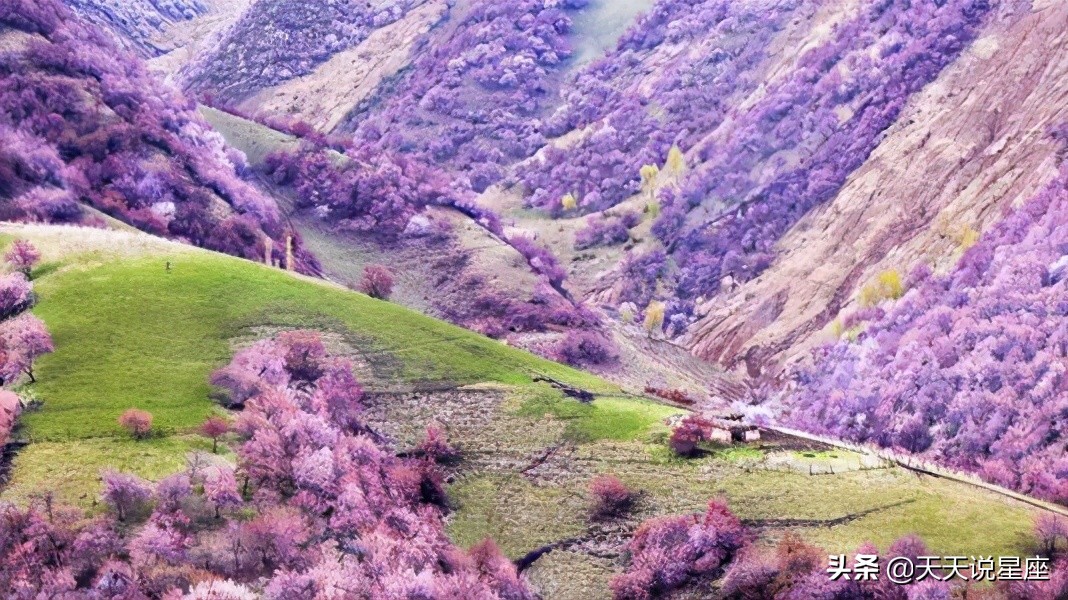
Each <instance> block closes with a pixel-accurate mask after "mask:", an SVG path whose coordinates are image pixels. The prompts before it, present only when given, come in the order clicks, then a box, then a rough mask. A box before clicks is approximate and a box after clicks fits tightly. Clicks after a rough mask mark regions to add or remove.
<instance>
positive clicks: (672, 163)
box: [664, 146, 686, 175]
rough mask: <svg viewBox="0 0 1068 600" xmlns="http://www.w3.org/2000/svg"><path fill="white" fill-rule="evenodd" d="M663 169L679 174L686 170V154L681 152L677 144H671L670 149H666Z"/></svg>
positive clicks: (672, 173)
mask: <svg viewBox="0 0 1068 600" xmlns="http://www.w3.org/2000/svg"><path fill="white" fill-rule="evenodd" d="M664 170H665V171H667V172H668V173H669V174H671V175H680V174H682V173H683V172H684V171H686V155H684V154H683V153H682V150H681V149H680V148H679V147H678V146H672V147H671V150H668V155H667V162H665V163H664Z"/></svg>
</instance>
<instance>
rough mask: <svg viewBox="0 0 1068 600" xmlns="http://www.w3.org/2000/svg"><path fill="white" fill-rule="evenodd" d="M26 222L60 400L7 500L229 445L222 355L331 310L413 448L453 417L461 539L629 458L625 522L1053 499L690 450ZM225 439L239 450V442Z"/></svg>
mask: <svg viewBox="0 0 1068 600" xmlns="http://www.w3.org/2000/svg"><path fill="white" fill-rule="evenodd" d="M15 236H17V237H25V238H28V239H30V240H31V241H32V242H34V243H35V244H36V245H38V247H39V248H41V249H42V251H43V252H44V254H45V256H44V261H43V263H42V266H41V267H40V268H39V269H38V270H37V272H36V273H35V289H36V291H37V293H38V294H39V304H38V305H37V306H36V307H35V308H34V312H35V313H36V314H37V315H38V316H40V317H41V318H42V319H43V320H44V321H45V322H46V323H47V325H48V327H49V329H50V330H51V332H52V335H53V337H54V339H55V343H56V351H55V353H53V354H51V355H49V356H46V357H44V358H42V359H41V360H40V362H39V364H38V368H37V375H38V383H37V384H35V385H32V386H27V387H25V388H24V389H22V390H21V391H22V392H24V393H26V394H29V395H32V396H35V397H36V398H38V399H40V400H41V401H42V403H43V404H42V406H41V408H40V409H39V410H36V411H31V412H28V413H26V414H25V415H24V417H23V421H22V422H23V428H22V430H21V432H20V434H21V435H22V436H23V438H24V439H27V440H28V441H29V442H30V443H29V444H28V445H27V446H25V447H24V448H23V449H22V450H21V451H20V452H19V453H18V455H17V456H16V458H15V460H14V463H13V471H12V479H11V481H10V482H9V483H8V485H7V486H6V487H5V489H4V490H3V491H2V492H0V500H11V501H16V502H19V501H25V500H26V499H28V498H29V497H31V496H32V495H33V494H34V493H35V492H39V491H41V490H51V491H53V492H55V493H56V494H57V496H58V497H59V498H60V499H61V500H64V501H67V502H71V503H74V504H76V505H79V506H82V507H85V508H90V509H92V507H93V506H94V504H95V501H96V498H97V495H98V494H99V472H100V470H101V469H103V468H107V467H111V468H119V469H121V470H127V471H132V472H135V473H137V474H139V475H141V476H143V477H147V478H149V479H159V478H161V477H163V476H166V475H167V474H169V473H172V472H175V471H177V470H180V469H181V468H183V466H184V465H185V461H186V459H187V458H186V457H187V455H188V454H189V453H190V452H194V451H201V452H207V451H210V447H211V444H210V441H208V440H206V439H204V438H201V437H199V436H197V435H195V434H193V431H192V430H193V429H194V428H195V427H196V426H197V425H199V424H200V423H201V422H202V421H203V419H204V418H205V417H206V416H208V415H209V414H212V413H213V412H219V411H221V409H220V408H218V407H217V406H216V405H215V404H214V402H213V401H212V399H211V397H210V396H211V393H212V390H211V387H210V385H209V384H208V377H209V375H210V373H211V372H212V371H213V370H214V369H216V368H217V367H219V366H221V365H223V364H225V363H226V362H227V361H228V360H229V358H230V357H231V356H232V354H233V352H234V351H235V349H236V348H238V347H239V346H240V345H241V344H245V343H250V342H251V341H252V340H255V339H258V338H261V337H264V336H266V335H270V334H272V333H274V332H276V331H279V330H282V329H289V328H312V329H316V330H319V331H321V332H323V334H324V339H327V340H328V342H329V343H328V346H330V345H333V346H335V347H338V348H342V349H343V350H344V351H345V352H347V353H349V354H351V356H352V358H353V360H354V363H355V364H356V367H357V371H358V373H359V376H360V378H361V380H362V381H363V383H364V384H365V386H366V387H367V388H368V389H370V390H372V391H377V392H380V393H381V394H382V396H383V397H389V398H393V396H390V394H391V393H394V392H396V393H397V394H399V395H398V396H396V398H407V399H406V400H404V401H401V400H398V399H390V400H388V401H383V402H382V403H381V404H380V405H377V406H374V407H371V408H370V409H369V411H370V412H369V414H371V415H373V416H374V418H375V419H376V424H377V425H379V426H381V427H384V428H385V429H384V431H386V432H387V433H388V434H390V435H392V436H393V437H394V439H396V440H397V442H398V446H399V447H405V445H407V444H410V443H412V442H413V441H414V439H415V438H416V436H417V435H419V432H420V431H422V428H423V427H424V426H425V425H426V424H427V423H428V422H430V421H431V420H435V421H443V422H444V423H445V425H447V427H448V431H449V435H450V439H452V440H454V441H455V442H457V443H458V444H459V446H460V447H461V448H462V450H463V452H464V456H465V460H464V463H463V464H462V465H461V466H460V467H459V469H458V470H457V471H456V472H454V473H451V474H450V479H449V481H450V485H449V492H450V497H451V498H452V500H453V502H454V504H455V508H456V511H455V512H454V513H453V514H452V515H451V516H450V517H449V521H448V523H449V524H448V527H449V531H450V534H451V535H452V536H453V538H454V539H455V540H456V541H457V542H458V543H460V544H462V545H469V544H473V543H475V542H477V541H479V540H481V539H482V538H484V537H487V536H490V537H493V538H495V539H496V540H497V541H498V542H499V543H500V545H501V547H502V548H503V549H504V550H505V552H506V553H508V554H509V555H510V556H513V557H517V556H522V555H523V554H525V553H526V552H528V551H530V550H532V549H533V548H536V547H537V546H539V545H541V544H545V543H550V542H553V541H556V540H560V539H565V538H574V537H582V536H586V535H590V532H591V525H590V524H589V523H588V522H587V519H586V506H587V486H588V483H589V481H590V479H591V478H593V477H594V476H596V475H598V474H602V473H611V474H615V475H617V476H619V477H620V478H621V479H623V480H624V481H625V482H626V483H627V484H628V485H630V486H632V487H633V488H635V489H638V490H641V501H640V503H639V507H638V509H637V511H636V513H635V515H634V516H633V517H632V518H631V519H630V520H628V521H626V522H624V523H620V524H617V526H618V527H619V528H620V530H619V531H620V532H621V534H625V533H626V532H627V531H629V529H631V528H633V527H634V526H636V525H637V523H638V522H639V521H640V520H641V519H644V518H647V517H651V516H655V515H663V514H679V513H683V512H690V511H699V510H701V509H702V508H703V506H704V505H705V504H706V503H707V502H708V500H709V499H710V498H716V497H723V498H726V499H727V501H728V503H729V504H730V506H731V507H732V509H733V510H734V511H735V512H736V513H737V514H738V515H739V516H740V517H741V518H742V519H744V520H746V521H747V523H749V524H750V525H751V526H752V527H753V528H754V530H755V531H756V532H758V535H759V536H760V539H761V540H762V542H763V543H773V542H774V541H775V540H776V539H778V538H779V537H781V536H782V535H783V534H784V533H786V532H789V531H793V532H797V533H799V534H801V535H802V536H803V537H805V538H806V539H808V540H810V541H812V542H814V543H817V544H820V545H822V546H823V547H825V548H827V549H828V550H829V551H836V552H847V551H850V550H852V549H854V548H856V547H857V546H858V545H859V544H860V543H862V542H864V541H869V540H870V541H873V542H875V543H876V544H878V545H880V546H883V547H885V546H886V545H887V544H889V543H890V542H891V541H892V540H894V539H896V538H897V537H900V536H901V535H904V534H908V533H916V534H919V535H921V536H922V537H924V538H925V539H926V540H927V541H928V543H929V545H930V546H931V548H932V550H935V551H939V552H951V553H975V552H982V553H984V554H1010V553H1025V552H1028V551H1030V549H1031V543H1032V542H1031V538H1030V536H1029V531H1030V528H1031V520H1032V517H1033V515H1034V512H1035V511H1034V510H1033V509H1031V508H1030V507H1027V506H1025V505H1022V504H1020V503H1018V502H1014V501H1010V500H1008V499H1005V498H1003V497H1001V496H998V495H996V494H993V493H991V492H987V491H984V490H979V489H976V488H972V487H969V486H965V485H959V484H955V483H952V482H948V481H944V480H938V479H934V478H930V477H919V476H917V475H915V474H913V473H909V472H907V471H904V470H902V469H899V468H878V469H869V470H852V471H849V470H847V471H840V472H837V474H830V475H817V476H813V475H810V474H808V473H801V472H789V471H782V470H777V469H776V468H774V467H775V463H774V461H769V460H767V459H768V457H771V456H780V457H781V456H784V455H787V454H789V455H791V456H795V455H797V453H796V452H795V451H794V450H793V449H789V448H778V447H776V446H775V444H773V443H764V442H762V443H756V444H750V445H746V446H740V447H739V446H736V447H733V448H729V449H721V450H716V451H713V452H709V453H708V454H706V455H705V456H703V457H701V458H698V459H691V460H687V459H681V458H678V457H675V456H674V455H673V454H671V453H670V451H668V450H667V448H666V446H665V445H664V439H665V438H666V435H667V433H668V430H667V427H666V426H665V424H664V419H665V418H667V417H669V416H671V415H673V414H678V413H679V412H680V411H679V410H678V409H675V408H670V407H666V406H663V405H661V404H657V403H655V402H651V401H648V400H644V399H638V398H631V397H627V396H625V395H624V394H622V393H621V391H620V390H619V389H618V388H616V387H615V386H613V385H611V384H608V383H606V382H604V381H603V380H601V379H599V378H597V377H594V376H592V375H588V374H585V373H582V372H579V371H576V370H573V369H570V368H568V367H565V366H561V365H558V364H556V363H552V362H549V361H546V360H543V359H540V358H537V357H534V356H532V355H530V354H528V353H526V352H523V351H520V350H517V349H514V348H510V347H508V346H506V345H504V344H501V343H499V342H496V341H493V340H490V339H488V338H485V337H482V336H479V335H476V334H474V333H471V332H468V331H466V330H463V329H460V328H457V327H454V326H451V325H448V324H446V323H442V322H440V321H436V320H434V319H431V318H429V317H426V316H423V315H421V314H418V313H415V312H413V311H410V310H407V309H404V308H402V307H399V306H397V305H395V304H391V303H389V302H382V301H378V300H373V299H371V298H368V297H366V296H364V295H361V294H358V293H354V292H351V291H349V290H346V289H344V288H342V287H339V286H335V285H332V284H329V283H325V282H322V281H318V280H313V279H309V278H305V277H301V276H297V275H293V274H290V273H286V272H283V271H279V270H277V269H271V268H268V267H266V266H263V265H258V264H253V263H250V262H247V261H241V260H238V259H234V258H230V257H225V256H221V255H218V254H213V253H209V252H204V251H199V250H193V249H190V248H187V247H183V246H179V245H176V244H170V243H166V242H162V241H159V240H153V239H152V238H149V237H147V236H143V235H140V234H132V233H124V232H101V231H99V230H92V231H88V230H86V231H82V230H76V229H66V228H65V229H59V228H46V227H33V226H30V227H15V226H4V227H2V228H0V245H6V244H7V243H10V241H11V240H12V239H13V238H14V237H15ZM168 261H169V262H170V264H171V268H170V270H169V271H168V270H167V269H166V264H167V262H168ZM538 375H547V376H549V377H552V378H554V379H557V380H561V381H565V382H568V383H570V384H573V385H577V386H581V387H583V388H586V389H589V390H592V391H594V392H595V393H596V394H598V397H597V399H596V400H595V401H594V402H593V403H592V404H581V403H579V402H577V401H575V400H572V399H569V398H566V397H564V396H563V395H562V394H561V393H560V392H559V391H558V390H555V389H553V388H552V387H550V386H548V385H546V384H544V383H535V382H534V381H533V379H534V377H535V376H538ZM458 386H459V387H458ZM450 389H451V390H452V391H448V390H450ZM443 390H445V391H443ZM130 407H138V408H142V409H145V410H148V411H150V412H152V413H153V415H154V417H155V423H154V425H155V427H156V429H157V433H156V435H154V436H153V437H151V438H149V439H146V440H143V441H135V440H133V439H132V438H130V437H129V436H127V435H125V434H124V432H122V430H121V429H120V428H119V426H118V424H117V421H116V419H117V417H118V416H119V414H121V413H122V411H124V410H126V409H127V408H130ZM547 449H550V450H553V452H549V453H547ZM220 454H221V456H220V458H221V459H222V460H229V461H233V460H234V456H233V453H232V448H227V447H224V448H222V449H221V452H220ZM545 456H549V457H550V458H549V459H547V460H545V461H544V464H540V463H538V461H539V460H540V459H539V457H545ZM800 456H803V457H804V459H805V460H807V461H812V462H815V463H818V462H819V461H824V460H826V461H832V460H839V459H838V458H835V457H836V456H837V453H834V454H828V455H827V456H824V454H822V453H819V452H814V453H805V454H802V455H800ZM795 458H796V456H795ZM532 465H533V466H536V468H531V466H532ZM565 567H568V568H565ZM572 567H573V568H572ZM619 568H620V565H619V564H617V563H614V562H612V561H607V560H605V559H604V558H603V557H602V558H598V557H596V556H594V555H590V554H583V553H581V552H578V551H562V552H559V553H553V554H552V555H550V556H549V557H548V558H546V559H544V560H543V561H539V563H538V564H537V565H536V566H535V567H534V568H533V569H532V570H531V572H530V576H531V578H532V580H533V581H535V582H536V583H537V585H539V586H541V588H542V589H544V590H557V589H559V593H560V595H559V596H553V597H560V598H565V599H566V598H570V597H574V598H580V597H581V598H583V600H588V599H589V598H596V597H601V596H598V594H603V593H604V590H605V589H606V588H605V586H604V585H603V583H604V581H606V580H607V578H609V577H610V576H611V575H612V574H613V573H614V572H617V571H618V569H619ZM557 571H559V572H557ZM575 574H581V578H584V579H583V581H582V582H575V584H574V585H568V586H563V588H560V587H559V585H558V584H559V583H560V577H578V576H579V575H575ZM564 588H566V589H564Z"/></svg>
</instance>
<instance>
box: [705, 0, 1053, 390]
mask: <svg viewBox="0 0 1068 600" xmlns="http://www.w3.org/2000/svg"><path fill="white" fill-rule="evenodd" d="M1066 22H1068V11H1066V10H1065V7H1063V6H1060V5H1055V4H1047V5H1045V6H1041V5H1036V6H1035V7H1034V9H1033V10H1032V11H1031V12H1030V13H1026V14H1021V15H1019V16H1018V17H1017V18H1016V19H1014V20H1013V21H1011V22H1009V23H1006V24H1003V25H998V26H991V27H990V28H989V29H988V30H986V31H985V32H984V34H983V35H982V36H981V37H980V38H979V39H978V40H977V41H976V43H975V44H974V46H973V47H972V48H971V49H970V50H969V51H967V52H966V53H965V54H964V56H962V58H961V59H960V60H959V61H958V62H957V63H956V64H954V65H953V66H951V67H949V68H948V69H947V70H946V71H945V72H944V73H943V74H942V76H940V77H939V78H938V79H937V80H936V81H935V82H934V83H933V84H932V85H931V86H929V87H928V88H926V89H925V90H923V92H921V93H920V94H919V95H917V96H916V97H915V98H913V100H912V101H911V102H910V103H909V105H908V107H907V108H906V109H905V110H904V112H903V113H902V116H901V118H900V119H899V120H898V123H897V124H895V125H894V126H893V127H891V128H890V129H889V130H888V131H887V133H886V135H885V138H884V139H883V141H882V142H881V144H880V146H879V148H878V149H876V150H875V151H874V152H873V153H872V155H871V157H870V158H869V159H868V161H867V162H866V163H865V165H864V166H863V167H861V168H860V169H858V171H857V172H856V173H855V174H854V175H853V176H852V177H851V178H850V180H849V181H848V182H847V183H846V185H845V186H844V187H843V188H842V190H841V191H840V192H839V193H838V194H837V196H836V197H835V198H834V199H833V200H832V201H831V202H829V203H828V204H827V205H825V206H823V207H820V208H819V209H817V210H815V211H813V212H812V213H811V214H810V215H809V216H807V217H806V218H805V219H803V220H802V221H801V222H800V223H799V224H798V225H797V226H796V227H794V228H793V229H791V231H790V232H789V233H787V234H786V235H785V236H784V237H783V239H782V240H780V242H779V243H778V248H779V249H780V251H781V254H780V255H779V257H778V259H777V260H776V262H775V263H773V264H772V265H771V267H770V268H769V269H768V271H767V272H766V273H765V274H764V275H762V276H761V277H759V278H757V279H755V280H754V281H752V282H748V283H744V284H741V285H739V286H737V287H736V288H735V289H733V290H729V291H727V292H726V293H723V294H721V295H720V296H719V297H717V298H716V299H714V300H712V301H710V302H707V303H706V304H705V305H703V306H701V307H699V309H698V313H699V315H701V319H700V320H699V322H698V324H697V325H696V326H695V328H694V329H693V332H692V333H691V334H690V336H689V337H688V343H689V344H690V345H691V346H692V347H693V348H694V351H695V353H697V354H698V355H700V356H704V357H706V358H708V359H711V360H716V361H719V362H722V363H724V364H727V365H730V366H735V365H738V364H739V363H741V362H743V361H748V364H749V369H750V370H751V371H752V372H761V371H764V372H767V373H768V374H771V375H775V374H777V373H779V372H780V370H781V368H782V365H783V364H784V363H786V362H789V361H790V360H792V359H797V358H800V357H803V356H804V354H805V353H806V352H807V349H809V348H811V347H812V346H813V345H814V344H816V343H818V342H821V341H825V340H827V339H828V338H829V337H831V336H830V335H829V334H828V333H827V332H826V328H827V326H828V325H829V324H830V323H831V322H832V321H833V320H834V319H836V318H838V317H840V316H841V317H846V316H848V314H849V313H850V312H854V311H856V310H858V308H860V307H861V306H860V302H859V301H858V298H857V297H858V295H859V292H860V291H861V288H862V287H863V286H865V285H867V284H869V283H870V282H872V281H874V280H876V279H877V277H878V275H879V274H880V273H885V272H889V271H896V272H898V273H899V274H900V275H901V276H902V278H904V275H905V274H907V273H908V272H909V270H911V269H912V268H913V267H914V266H916V265H917V264H921V263H922V264H927V265H928V266H930V267H932V268H933V269H934V270H936V271H945V270H947V269H949V268H951V267H952V265H953V264H954V262H955V261H956V260H957V258H959V257H960V254H961V251H962V250H963V249H965V248H964V247H965V246H967V245H968V244H971V243H974V242H975V240H976V236H977V234H978V233H982V232H985V231H986V230H988V229H989V228H990V227H991V226H992V225H993V224H994V223H996V222H997V221H998V220H1000V219H1001V218H1002V215H1003V214H1004V212H1005V210H1006V209H1009V208H1010V207H1015V206H1019V205H1020V204H1021V203H1022V202H1023V201H1024V200H1026V199H1028V198H1030V197H1031V196H1032V195H1033V194H1034V193H1035V192H1036V191H1037V190H1038V189H1039V188H1041V187H1042V186H1043V185H1045V184H1046V183H1047V182H1048V181H1050V180H1051V179H1052V178H1053V177H1054V176H1055V175H1056V172H1057V163H1058V161H1059V158H1058V154H1059V152H1060V149H1061V143H1060V142H1059V141H1058V140H1057V139H1055V137H1056V136H1055V130H1056V128H1057V126H1059V125H1061V124H1063V123H1064V122H1065V120H1066V119H1068V114H1066V112H1065V111H1066V109H1065V107H1064V98H1065V96H1066V94H1068V87H1066V84H1065V77H1064V75H1065V69H1066V68H1068V66H1066V63H1065V60H1064V54H1065V53H1064V52H1063V50H1064V49H1065V48H1066V44H1068V38H1066V37H1065V36H1064V35H1063V27H1062V25H1064V24H1065V23H1066Z"/></svg>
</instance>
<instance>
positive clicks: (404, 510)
mask: <svg viewBox="0 0 1068 600" xmlns="http://www.w3.org/2000/svg"><path fill="white" fill-rule="evenodd" d="M227 370H229V371H232V372H236V373H235V376H234V377H232V378H230V379H229V380H228V381H247V380H256V381H257V386H256V388H257V392H256V393H255V394H254V395H253V396H251V397H250V398H248V400H247V402H246V407H245V410H244V411H243V412H242V413H241V415H240V417H239V418H238V420H237V425H236V431H237V432H238V434H239V435H240V436H241V439H242V440H243V441H242V443H241V446H240V448H239V450H238V456H239V466H238V470H237V472H236V473H235V472H234V471H233V470H232V469H230V468H229V467H225V466H209V464H206V463H205V462H204V461H199V460H198V461H191V463H190V468H189V469H188V470H186V471H185V472H182V473H178V474H175V475H172V476H170V477H167V478H165V479H163V480H161V481H159V482H158V483H155V484H150V483H148V482H146V481H144V480H141V479H140V478H138V477H136V476H133V475H128V474H122V473H116V472H114V471H107V472H105V473H103V492H102V496H101V499H102V501H103V504H104V506H105V507H106V508H107V509H108V511H107V513H105V514H103V515H98V516H95V517H92V518H89V519H86V518H85V517H84V516H83V515H81V514H79V513H78V512H77V511H73V510H70V509H66V508H63V507H59V506H55V505H54V504H53V503H51V502H48V503H43V504H34V505H31V506H29V507H26V508H22V507H15V506H12V505H6V506H3V507H0V513H2V518H0V594H3V595H4V597H13V598H14V597H17V598H23V597H71V598H75V597H77V598H81V597H85V598H98V597H107V598H130V599H141V598H150V597H151V598H159V597H165V598H178V597H184V598H188V599H192V600H208V599H218V598H238V599H242V600H243V599H246V598H248V599H252V598H266V599H270V600H299V599H305V598H307V599H311V598H325V597H334V596H335V595H336V592H337V590H351V591H353V592H352V593H355V594H356V595H357V596H359V597H367V598H500V599H502V600H532V599H533V598H534V596H533V594H532V593H531V592H530V591H529V590H528V589H527V587H526V584H525V583H524V581H523V580H522V579H521V577H520V576H519V575H518V573H517V571H516V568H515V566H514V565H513V564H512V563H511V562H510V561H509V560H508V559H506V558H505V557H504V556H503V555H502V554H501V553H500V550H499V549H497V547H496V546H495V545H494V544H493V543H492V542H488V541H487V542H484V543H482V544H479V545H476V546H475V547H474V548H472V549H471V550H470V551H469V552H465V551H463V550H461V549H459V548H457V547H456V546H454V545H453V544H452V543H451V542H450V541H449V539H448V537H447V535H446V533H445V529H444V525H443V521H442V517H443V515H444V511H445V508H444V505H445V496H444V491H443V490H442V483H441V479H440V476H439V475H438V473H437V471H436V469H435V467H434V465H433V464H432V463H431V462H430V461H428V460H423V459H402V458H398V457H396V456H395V455H394V454H393V452H392V451H391V449H389V448H388V447H386V446H385V445H384V442H383V441H382V438H381V436H379V435H377V434H376V433H375V432H374V431H373V430H372V429H370V428H369V427H368V425H367V423H366V422H365V421H364V420H363V417H362V415H361V408H362V404H361V398H362V392H361V391H360V388H359V386H358V385H357V383H356V381H355V380H354V378H353V375H352V365H351V364H349V363H348V362H347V361H346V360H343V359H337V358H333V357H330V356H328V355H327V353H326V351H325V349H324V348H323V347H322V344H321V342H320V341H318V339H317V338H316V336H315V335H314V334H311V333H308V332H296V333H289V334H284V335H280V336H278V337H277V338H275V339H268V340H262V341H261V342H259V343H257V344H256V345H254V346H253V347H251V348H248V349H246V350H243V351H241V352H240V353H239V356H237V357H235V360H234V362H233V363H231V365H229V366H228V367H227ZM230 392H231V393H232V394H238V393H244V392H245V389H244V388H243V387H240V388H238V387H235V388H234V389H231V390H230ZM212 464H213V463H212ZM101 590H105V591H106V592H107V593H106V594H102V593H100V592H101ZM186 593H187V594H188V595H185V596H182V594H186ZM346 597H347V594H346Z"/></svg>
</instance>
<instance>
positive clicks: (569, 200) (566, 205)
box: [560, 193, 578, 210]
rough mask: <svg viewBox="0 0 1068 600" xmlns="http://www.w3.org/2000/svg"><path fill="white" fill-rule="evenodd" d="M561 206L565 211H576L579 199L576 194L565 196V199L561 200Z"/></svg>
mask: <svg viewBox="0 0 1068 600" xmlns="http://www.w3.org/2000/svg"><path fill="white" fill-rule="evenodd" d="M560 206H561V208H563V209H564V210H575V209H576V208H578V198H576V197H575V195H574V194H570V193H569V194H565V195H564V197H563V198H561V199H560Z"/></svg>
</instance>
